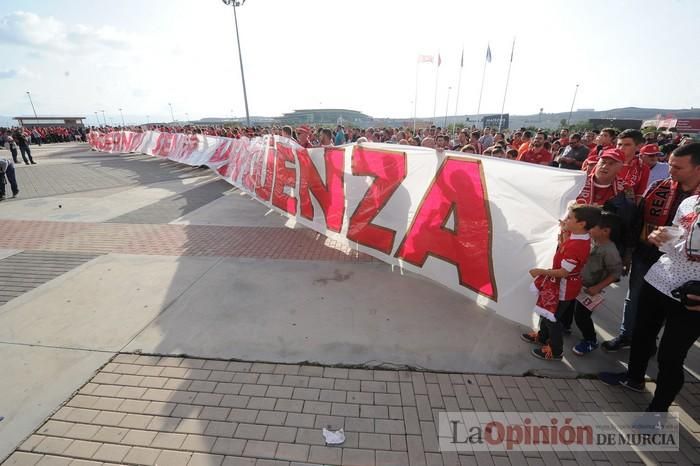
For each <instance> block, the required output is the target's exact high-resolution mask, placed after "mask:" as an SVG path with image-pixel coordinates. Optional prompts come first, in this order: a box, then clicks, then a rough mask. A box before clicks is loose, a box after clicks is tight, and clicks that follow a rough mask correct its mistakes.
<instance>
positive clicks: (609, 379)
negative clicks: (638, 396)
mask: <svg viewBox="0 0 700 466" xmlns="http://www.w3.org/2000/svg"><path fill="white" fill-rule="evenodd" d="M598 379H599V380H600V381H601V382H603V383H604V384H606V385H622V386H623V387H625V388H629V389H630V390H632V391H633V392H638V393H643V392H644V382H642V383H636V382H633V381H631V380H630V379H628V378H627V372H601V373H600V374H598Z"/></svg>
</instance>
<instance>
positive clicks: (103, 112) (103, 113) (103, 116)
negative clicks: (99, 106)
mask: <svg viewBox="0 0 700 466" xmlns="http://www.w3.org/2000/svg"><path fill="white" fill-rule="evenodd" d="M100 112H102V119H103V120H104V121H105V126H107V117H106V116H105V111H104V110H100Z"/></svg>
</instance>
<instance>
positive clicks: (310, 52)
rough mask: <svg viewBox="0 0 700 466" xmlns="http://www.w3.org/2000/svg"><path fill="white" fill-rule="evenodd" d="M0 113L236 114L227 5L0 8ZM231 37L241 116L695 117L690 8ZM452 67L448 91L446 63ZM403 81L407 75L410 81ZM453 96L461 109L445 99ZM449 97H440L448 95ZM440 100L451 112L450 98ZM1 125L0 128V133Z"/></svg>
mask: <svg viewBox="0 0 700 466" xmlns="http://www.w3.org/2000/svg"><path fill="white" fill-rule="evenodd" d="M2 6H3V8H2V12H1V13H0V54H2V56H3V57H4V60H3V62H2V64H0V115H5V116H15V115H19V114H30V113H31V107H30V106H29V102H28V99H27V96H26V94H25V92H26V91H31V93H32V97H33V99H34V102H35V104H36V107H37V111H38V112H39V113H40V114H47V115H49V114H54V115H55V114H68V113H70V114H82V115H87V116H88V117H91V118H92V119H93V120H94V118H95V117H94V112H95V111H100V110H105V113H106V114H107V117H108V119H109V118H113V119H115V122H116V121H117V120H116V119H117V118H118V115H119V112H118V109H119V108H122V109H123V113H124V115H125V118H126V119H127V120H128V121H143V120H144V118H145V116H146V115H149V116H150V119H151V121H153V120H164V119H166V120H169V119H170V117H169V114H170V110H169V107H168V102H170V103H172V104H173V109H174V112H175V117H176V118H177V119H180V120H182V119H186V117H189V118H190V119H194V118H201V117H204V116H231V115H235V116H242V115H244V110H243V98H242V91H241V82H240V72H239V68H238V55H237V52H236V50H235V41H234V35H233V34H234V33H233V31H234V29H233V17H232V12H231V8H230V7H226V6H225V5H223V3H222V2H221V1H220V0H197V1H194V0H189V1H186V0H179V1H178V0H170V1H164V0H149V1H136V0H123V1H113V2H105V1H85V0H74V1H60V0H54V1H39V0H29V1H27V0H24V1H15V0H3V1H2ZM238 12H239V18H238V19H239V26H240V34H241V42H242V48H243V58H244V65H245V71H246V82H247V85H248V100H249V105H250V111H251V114H254V115H270V116H272V115H280V114H282V113H283V112H288V111H291V110H293V109H295V108H308V107H342V108H352V109H356V110H360V111H363V112H366V113H368V114H370V115H372V116H377V117H381V116H394V117H397V116H405V117H408V116H411V115H412V113H413V106H414V96H415V89H416V81H417V82H418V102H417V107H418V114H419V116H431V115H432V114H433V108H434V107H435V105H434V104H435V98H434V97H435V94H434V92H435V77H436V73H435V71H436V68H435V67H434V66H431V65H430V64H423V65H420V67H418V69H417V67H416V57H417V56H418V55H426V54H432V55H437V54H438V52H439V53H440V55H441V57H442V66H441V67H440V68H439V75H438V77H439V81H438V92H437V100H436V101H437V105H436V108H437V110H436V113H437V115H444V113H445V108H446V107H447V108H448V113H449V114H454V113H455V110H456V111H457V112H458V113H460V114H463V113H475V112H476V109H477V101H478V96H479V87H480V83H481V75H482V70H483V64H484V55H485V51H486V47H487V44H488V43H490V45H491V51H492V56H493V61H492V62H491V63H490V64H489V65H488V66H487V68H486V81H485V86H484V94H483V100H482V104H481V113H496V112H498V111H499V110H500V107H501V103H502V99H503V92H504V87H505V78H506V71H507V68H508V61H509V57H510V49H511V43H512V40H513V38H514V37H515V38H516V48H515V55H514V60H513V67H512V72H511V78H510V86H509V89H508V97H507V101H506V111H507V112H510V113H514V114H529V113H537V112H538V111H539V109H540V108H543V109H544V111H545V112H559V111H568V110H569V107H570V105H571V99H572V96H573V92H574V89H575V86H576V84H577V83H578V84H580V88H579V92H578V96H577V100H576V108H595V109H597V110H602V109H608V108H615V107H626V106H636V107H664V108H690V107H698V106H700V86H699V85H698V83H699V82H700V55H698V53H697V49H696V47H697V43H698V33H697V27H696V23H697V19H698V18H700V2H697V1H693V0H675V1H667V2H652V1H646V0H641V1H632V0H620V1H618V0H616V1H599V0H592V1H581V0H569V1H563V0H562V1H529V2H518V1H503V2H499V1H489V2H454V1H437V0H434V1H431V2H418V1H394V0H384V1H370V0H356V1H354V2H338V1H335V0H326V1H321V0H296V1H295V2H290V1H285V0H248V1H247V2H246V4H245V5H244V6H243V7H241V8H240V9H239V10H238ZM462 46H464V54H465V67H464V69H463V74H462V79H461V83H459V84H458V75H459V57H460V53H461V50H462ZM416 77H417V78H418V79H417V80H416ZM458 86H459V87H460V96H459V102H458V103H457V102H455V100H456V94H457V88H458ZM450 87H451V90H450V89H448V88H450ZM448 94H449V101H448ZM2 123H4V122H0V124H2Z"/></svg>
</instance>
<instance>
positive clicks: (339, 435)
mask: <svg viewBox="0 0 700 466" xmlns="http://www.w3.org/2000/svg"><path fill="white" fill-rule="evenodd" d="M323 438H325V439H326V443H327V444H328V445H339V444H341V443H343V442H344V441H345V432H343V429H340V430H328V429H326V428H325V427H324V428H323Z"/></svg>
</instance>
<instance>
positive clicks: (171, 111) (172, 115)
mask: <svg viewBox="0 0 700 466" xmlns="http://www.w3.org/2000/svg"><path fill="white" fill-rule="evenodd" d="M168 105H169V106H170V118H172V120H173V122H175V114H174V113H173V104H171V103H170V102H168Z"/></svg>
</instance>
